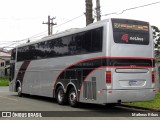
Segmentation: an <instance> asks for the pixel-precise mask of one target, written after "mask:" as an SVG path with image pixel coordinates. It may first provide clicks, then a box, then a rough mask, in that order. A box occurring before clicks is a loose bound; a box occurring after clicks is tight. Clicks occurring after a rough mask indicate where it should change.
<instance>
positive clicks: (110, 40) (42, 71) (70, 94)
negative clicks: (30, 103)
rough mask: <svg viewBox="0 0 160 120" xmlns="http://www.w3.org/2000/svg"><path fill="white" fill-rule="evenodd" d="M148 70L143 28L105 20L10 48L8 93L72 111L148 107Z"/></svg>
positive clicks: (149, 46)
mask: <svg viewBox="0 0 160 120" xmlns="http://www.w3.org/2000/svg"><path fill="white" fill-rule="evenodd" d="M154 66H155V65H154V45H153V37H152V31H151V26H150V25H149V23H148V22H143V21H137V20H128V19H115V18H114V19H107V20H103V21H100V22H97V23H93V24H91V25H88V26H87V27H85V28H82V29H76V30H71V31H66V32H63V33H59V34H56V35H53V36H48V37H45V38H43V39H41V40H39V41H36V42H32V43H26V44H23V45H20V46H17V47H15V48H14V49H13V50H12V60H11V76H10V85H9V87H10V91H14V92H17V93H18V95H19V96H21V95H22V94H30V95H38V96H46V97H53V98H56V99H57V102H58V103H59V104H65V103H67V102H68V103H69V104H70V105H71V106H72V107H75V106H76V105H77V103H79V102H82V103H94V104H107V103H121V102H134V101H150V100H153V99H154V96H155V89H154V86H155V80H154Z"/></svg>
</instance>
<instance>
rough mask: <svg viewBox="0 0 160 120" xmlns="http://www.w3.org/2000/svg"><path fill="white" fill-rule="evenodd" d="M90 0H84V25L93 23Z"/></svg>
mask: <svg viewBox="0 0 160 120" xmlns="http://www.w3.org/2000/svg"><path fill="white" fill-rule="evenodd" d="M92 6H93V3H92V0H86V13H85V14H86V26H87V25H89V24H91V23H93V20H94V19H93V15H92Z"/></svg>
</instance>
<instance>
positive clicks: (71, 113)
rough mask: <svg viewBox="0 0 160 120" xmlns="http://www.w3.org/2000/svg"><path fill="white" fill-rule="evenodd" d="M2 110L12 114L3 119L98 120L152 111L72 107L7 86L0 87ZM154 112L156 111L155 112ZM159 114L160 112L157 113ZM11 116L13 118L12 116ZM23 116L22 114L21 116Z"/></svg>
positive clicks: (120, 117) (90, 106) (146, 118)
mask: <svg viewBox="0 0 160 120" xmlns="http://www.w3.org/2000/svg"><path fill="white" fill-rule="evenodd" d="M2 112H10V113H11V114H12V118H9V117H5V118H2V117H0V120H1V119H4V120H10V119H11V120H14V119H15V120H18V119H22V118H17V117H16V114H13V113H19V115H20V116H21V117H22V116H23V115H27V116H28V114H30V113H31V114H32V113H39V114H41V116H42V118H23V119H33V120H41V119H44V117H46V116H47V117H46V118H45V120H50V119H52V120H53V118H52V117H54V119H65V120H66V119H69V120H72V119H77V120H78V119H81V117H83V118H84V117H85V119H88V120H90V119H92V120H97V118H98V120H99V119H100V120H101V119H102V120H103V119H105V120H106V119H112V120H114V119H116V120H117V119H118V120H124V119H126V120H132V119H135V120H138V118H137V117H132V114H134V113H136V114H137V115H140V114H144V115H145V114H148V113H152V112H151V111H145V110H140V109H131V108H125V107H121V106H115V107H111V108H108V107H106V106H104V105H93V104H81V105H80V106H79V108H72V107H70V106H69V105H64V106H61V105H58V104H57V102H56V100H55V99H51V98H46V97H39V96H29V95H25V96H23V97H18V96H17V94H16V93H14V92H9V91H8V87H0V116H2ZM139 113H140V114H139ZM155 114H156V113H155ZM159 115H160V114H159ZM13 116H14V117H15V118H13ZM23 117H24V116H23ZM138 117H139V116H138ZM159 117H160V116H158V117H148V116H146V117H142V116H140V119H144V118H145V119H144V120H151V119H152V120H159Z"/></svg>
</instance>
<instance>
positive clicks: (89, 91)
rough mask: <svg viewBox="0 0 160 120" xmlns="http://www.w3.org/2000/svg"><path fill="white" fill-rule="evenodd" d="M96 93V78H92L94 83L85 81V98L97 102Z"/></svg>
mask: <svg viewBox="0 0 160 120" xmlns="http://www.w3.org/2000/svg"><path fill="white" fill-rule="evenodd" d="M96 91H97V90H96V77H92V81H85V83H84V89H83V98H85V99H92V100H96V99H97V97H96Z"/></svg>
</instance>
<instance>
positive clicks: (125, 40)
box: [112, 19, 149, 45]
mask: <svg viewBox="0 0 160 120" xmlns="http://www.w3.org/2000/svg"><path fill="white" fill-rule="evenodd" d="M112 27H113V38H114V42H115V43H120V44H138V45H149V23H147V22H142V21H135V20H124V19H123V20H122V19H112Z"/></svg>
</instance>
